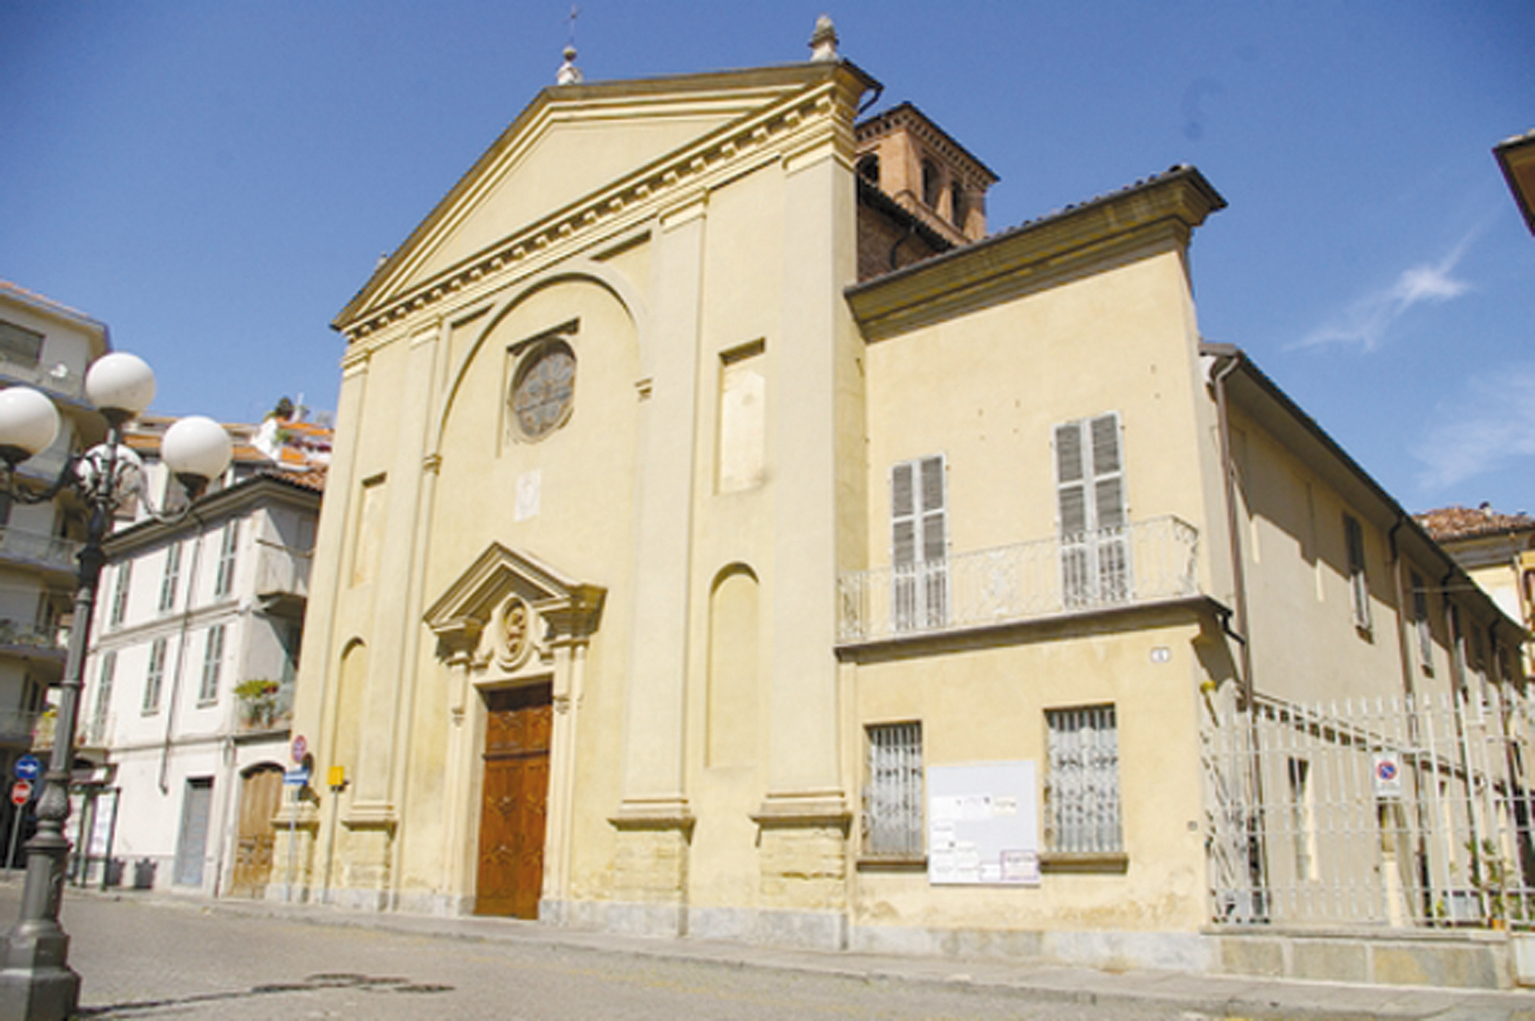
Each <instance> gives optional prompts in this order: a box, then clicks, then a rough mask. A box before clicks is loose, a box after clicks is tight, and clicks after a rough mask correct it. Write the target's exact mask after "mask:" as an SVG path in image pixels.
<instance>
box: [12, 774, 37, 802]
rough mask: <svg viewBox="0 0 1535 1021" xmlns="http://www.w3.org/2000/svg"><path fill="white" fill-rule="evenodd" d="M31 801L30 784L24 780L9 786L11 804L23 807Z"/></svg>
mask: <svg viewBox="0 0 1535 1021" xmlns="http://www.w3.org/2000/svg"><path fill="white" fill-rule="evenodd" d="M31 800H32V784H31V783H29V782H27V781H26V780H17V781H16V782H15V783H13V784H11V804H13V805H25V804H26V803H27V802H29V801H31Z"/></svg>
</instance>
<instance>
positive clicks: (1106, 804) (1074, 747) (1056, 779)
mask: <svg viewBox="0 0 1535 1021" xmlns="http://www.w3.org/2000/svg"><path fill="white" fill-rule="evenodd" d="M1045 719H1046V722H1047V724H1048V727H1049V740H1050V764H1049V765H1050V776H1049V786H1048V789H1047V791H1046V793H1047V795H1048V796H1049V799H1050V806H1049V832H1048V833H1047V834H1046V837H1047V840H1048V842H1049V845H1050V849H1051V850H1053V851H1062V852H1067V853H1077V854H1093V853H1098V854H1101V853H1105V852H1119V851H1123V850H1124V837H1123V834H1122V829H1121V823H1120V819H1121V812H1120V800H1119V732H1118V729H1117V726H1116V723H1115V719H1114V707H1113V706H1111V705H1105V706H1087V707H1084V708H1078V709H1052V710H1048V711H1047V712H1046V713H1045Z"/></svg>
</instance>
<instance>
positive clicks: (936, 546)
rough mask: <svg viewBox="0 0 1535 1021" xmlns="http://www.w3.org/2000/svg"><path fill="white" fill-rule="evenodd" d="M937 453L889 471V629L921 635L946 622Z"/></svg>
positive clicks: (943, 513) (944, 528)
mask: <svg viewBox="0 0 1535 1021" xmlns="http://www.w3.org/2000/svg"><path fill="white" fill-rule="evenodd" d="M945 489H946V484H945V478H944V460H943V455H942V454H938V455H936V456H933V457H924V458H920V459H918V460H915V461H902V462H900V463H898V464H896V465H894V466H893V467H891V469H890V567H891V587H892V590H891V613H892V621H891V624H892V628H893V630H896V631H922V630H926V629H929V628H939V627H943V626H944V624H946V623H947V622H948V619H949V565H948V555H949V554H948V543H949V530H948V512H947V509H946V506H945V504H946V498H945Z"/></svg>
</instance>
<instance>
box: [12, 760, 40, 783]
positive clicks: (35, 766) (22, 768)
mask: <svg viewBox="0 0 1535 1021" xmlns="http://www.w3.org/2000/svg"><path fill="white" fill-rule="evenodd" d="M13 770H14V772H15V773H16V779H18V780H36V779H37V778H38V777H40V776H42V775H43V762H42V760H41V759H39V758H38V757H37V756H36V755H23V756H22V757H21V758H19V759H17V760H16V765H15V766H14V767H13Z"/></svg>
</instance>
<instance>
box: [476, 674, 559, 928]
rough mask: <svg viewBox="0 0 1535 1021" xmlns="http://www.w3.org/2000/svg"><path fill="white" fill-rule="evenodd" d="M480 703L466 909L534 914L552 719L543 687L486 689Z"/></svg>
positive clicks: (541, 878) (540, 880)
mask: <svg viewBox="0 0 1535 1021" xmlns="http://www.w3.org/2000/svg"><path fill="white" fill-rule="evenodd" d="M485 708H486V721H485V785H484V795H483V797H482V799H481V802H480V858H479V870H478V877H477V880H476V883H475V899H474V912H475V914H477V915H514V916H516V917H517V918H537V917H538V900H539V896H540V895H541V894H542V893H543V885H544V820H545V817H546V815H547V813H548V802H549V735H550V731H551V729H552V725H553V722H554V708H553V705H552V703H551V699H550V689H549V685H547V684H540V685H535V686H533V687H528V688H512V689H504V690H500V691H488V692H486V693H485Z"/></svg>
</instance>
